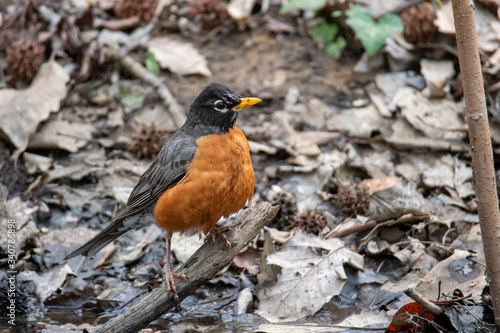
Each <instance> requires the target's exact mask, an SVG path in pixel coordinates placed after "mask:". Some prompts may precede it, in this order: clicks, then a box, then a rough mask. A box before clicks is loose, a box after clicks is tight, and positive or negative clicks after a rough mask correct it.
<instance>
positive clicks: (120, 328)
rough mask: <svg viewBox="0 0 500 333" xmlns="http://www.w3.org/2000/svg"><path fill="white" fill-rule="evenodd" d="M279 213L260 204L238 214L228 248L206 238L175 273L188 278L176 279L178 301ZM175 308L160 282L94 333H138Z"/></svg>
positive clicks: (217, 241) (272, 207)
mask: <svg viewBox="0 0 500 333" xmlns="http://www.w3.org/2000/svg"><path fill="white" fill-rule="evenodd" d="M278 210H279V207H278V206H271V204H270V203H268V202H261V203H259V204H258V205H256V206H255V207H253V208H249V209H247V210H245V211H244V212H243V213H242V214H240V215H239V216H238V217H237V218H236V220H235V221H234V223H233V224H232V227H233V228H234V232H232V231H230V232H229V233H226V237H227V240H228V241H229V242H230V244H231V248H228V247H227V246H226V243H225V241H224V240H223V239H222V237H217V239H216V241H215V242H213V241H212V239H209V240H208V241H207V242H206V243H205V244H204V245H203V246H202V247H201V248H199V249H198V251H196V253H195V254H193V255H192V256H191V258H189V260H188V261H187V262H186V263H185V264H184V265H182V266H181V267H180V268H179V269H178V270H177V271H176V273H180V274H184V275H186V276H187V277H188V278H189V280H185V279H176V280H175V284H176V286H177V292H178V295H179V299H180V300H181V301H182V300H183V299H184V298H186V297H187V296H189V295H190V294H191V293H193V292H194V291H195V290H196V289H198V287H200V286H201V285H202V284H203V283H205V282H206V281H208V280H210V279H212V278H213V277H214V276H215V274H217V272H219V271H220V270H221V269H223V268H224V267H226V266H227V265H228V264H229V263H230V262H231V260H233V258H234V257H235V256H236V255H237V254H238V253H239V252H240V251H241V249H242V248H243V247H244V246H245V245H246V244H247V243H248V242H249V241H250V240H252V239H253V238H254V237H255V236H256V235H257V234H258V233H259V231H260V230H261V229H262V228H263V227H264V226H265V225H266V224H268V223H269V222H270V221H271V219H272V218H273V217H274V216H275V215H276V214H277V213H278ZM175 305H176V301H175V300H174V297H173V295H172V294H171V293H168V292H167V289H166V286H165V282H163V283H162V284H161V285H160V286H159V287H157V288H156V289H154V290H153V291H151V292H150V293H149V294H148V295H147V296H145V297H144V298H142V299H141V300H140V301H139V302H137V303H136V304H134V305H132V306H131V307H129V308H127V309H125V311H124V312H123V313H122V314H120V315H119V316H118V317H116V318H115V319H113V320H111V321H110V322H108V323H106V324H105V325H104V326H102V327H100V328H99V329H98V330H97V331H96V333H104V332H106V333H111V332H116V333H127V332H137V331H139V330H140V329H141V328H143V327H145V326H147V325H148V324H149V323H150V322H152V321H153V320H155V319H157V318H159V317H160V316H161V315H163V314H164V313H166V312H167V311H168V310H169V309H170V308H172V307H174V306H175Z"/></svg>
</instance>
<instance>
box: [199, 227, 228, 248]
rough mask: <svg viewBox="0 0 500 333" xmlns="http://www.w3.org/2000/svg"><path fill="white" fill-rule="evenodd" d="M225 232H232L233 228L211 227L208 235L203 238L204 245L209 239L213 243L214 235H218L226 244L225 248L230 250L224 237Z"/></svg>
mask: <svg viewBox="0 0 500 333" xmlns="http://www.w3.org/2000/svg"><path fill="white" fill-rule="evenodd" d="M226 230H232V231H234V228H233V227H231V226H230V225H229V226H227V227H222V228H216V227H215V226H213V227H212V229H210V232H209V233H208V235H207V237H206V238H205V243H206V242H207V240H208V238H209V237H210V238H212V240H213V241H214V242H215V235H219V236H220V237H221V238H222V239H223V240H224V241H225V242H226V246H227V247H228V248H231V243H229V241H228V240H227V237H226V235H224V231H226Z"/></svg>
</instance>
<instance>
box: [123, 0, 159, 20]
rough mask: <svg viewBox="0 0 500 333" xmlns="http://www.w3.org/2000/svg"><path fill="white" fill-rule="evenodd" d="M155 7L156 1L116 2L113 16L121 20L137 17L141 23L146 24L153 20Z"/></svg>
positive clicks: (127, 0)
mask: <svg viewBox="0 0 500 333" xmlns="http://www.w3.org/2000/svg"><path fill="white" fill-rule="evenodd" d="M156 6H158V0H143V1H137V0H118V1H117V3H116V5H115V15H116V16H117V17H118V18H121V19H124V18H129V17H133V16H137V17H139V19H140V20H141V22H144V23H147V22H149V21H151V19H152V18H153V15H154V13H155V10H156Z"/></svg>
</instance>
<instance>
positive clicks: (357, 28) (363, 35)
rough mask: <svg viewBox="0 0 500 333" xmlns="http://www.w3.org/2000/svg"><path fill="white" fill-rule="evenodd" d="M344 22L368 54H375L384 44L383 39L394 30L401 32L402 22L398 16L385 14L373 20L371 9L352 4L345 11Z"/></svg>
mask: <svg viewBox="0 0 500 333" xmlns="http://www.w3.org/2000/svg"><path fill="white" fill-rule="evenodd" d="M346 14H347V17H348V18H347V20H346V23H347V24H348V25H349V26H350V27H351V28H352V30H354V32H355V33H356V35H357V36H358V37H359V39H360V41H361V44H363V47H364V48H365V51H366V53H367V54H368V55H372V54H375V53H376V52H377V51H378V50H380V48H381V47H382V46H384V44H385V40H386V38H387V37H389V36H390V35H391V34H392V33H394V32H402V31H403V24H402V23H401V19H400V18H399V16H397V15H394V14H386V15H384V16H382V17H381V18H380V20H378V22H375V21H374V20H373V18H372V13H371V10H370V9H368V8H366V7H362V6H359V5H354V6H353V7H352V8H351V9H348V10H347V11H346Z"/></svg>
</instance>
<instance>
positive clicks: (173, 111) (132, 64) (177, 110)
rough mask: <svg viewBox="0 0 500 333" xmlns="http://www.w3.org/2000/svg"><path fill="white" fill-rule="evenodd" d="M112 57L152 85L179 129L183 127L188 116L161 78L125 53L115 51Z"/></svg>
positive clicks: (131, 72) (134, 74)
mask: <svg viewBox="0 0 500 333" xmlns="http://www.w3.org/2000/svg"><path fill="white" fill-rule="evenodd" d="M111 57H112V58H113V59H114V60H116V61H118V62H119V63H120V65H121V66H122V67H123V68H125V69H126V70H128V71H129V72H130V74H132V75H133V76H135V77H136V78H138V79H141V80H143V81H144V82H146V83H149V84H150V85H152V86H153V87H154V88H155V89H156V91H157V92H158V94H159V95H160V97H161V98H162V99H163V102H164V103H165V105H166V106H168V109H169V113H170V116H171V117H172V120H173V121H174V123H175V125H176V126H177V127H181V126H182V124H184V122H185V121H186V114H185V112H184V109H183V108H182V106H181V105H180V104H179V103H178V102H177V100H176V99H175V98H174V96H173V95H172V93H171V92H170V90H168V88H167V87H166V86H165V85H164V84H163V82H161V80H160V78H159V77H157V76H155V75H154V74H152V73H151V72H150V71H148V70H147V69H146V68H145V67H144V66H142V65H141V64H140V63H138V62H137V61H135V60H134V59H133V58H132V57H131V56H129V55H126V54H124V53H123V52H121V51H119V50H118V49H115V50H114V51H113V53H112V55H111Z"/></svg>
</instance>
